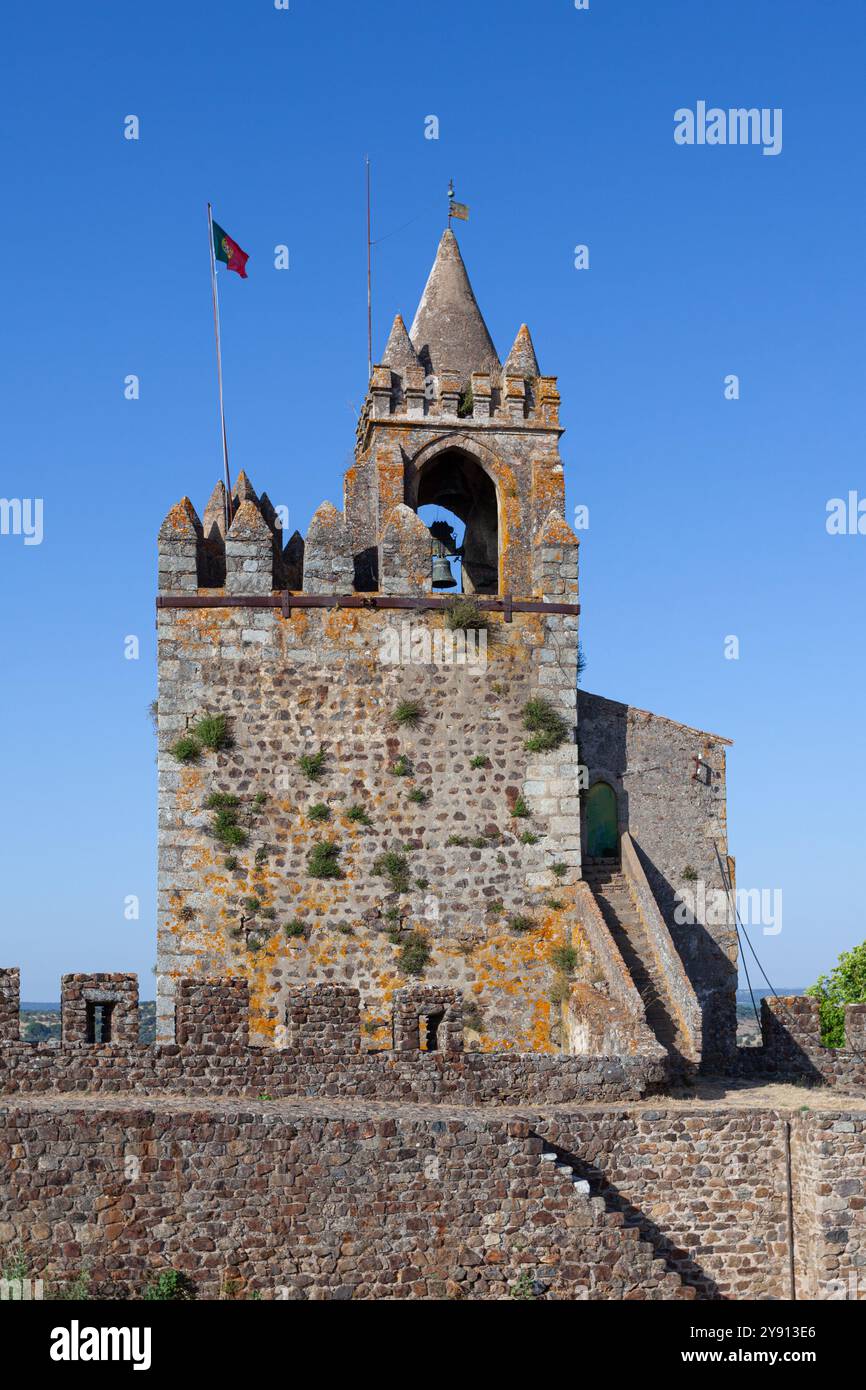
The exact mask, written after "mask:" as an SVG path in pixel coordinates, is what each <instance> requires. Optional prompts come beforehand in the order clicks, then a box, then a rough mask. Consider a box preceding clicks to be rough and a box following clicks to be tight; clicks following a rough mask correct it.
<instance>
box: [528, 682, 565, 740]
mask: <svg viewBox="0 0 866 1390" xmlns="http://www.w3.org/2000/svg"><path fill="white" fill-rule="evenodd" d="M523 726H524V728H526V729H529V731H530V733H531V735H532V737H531V738H529V739H527V741H526V748H527V750H528V751H529V752H530V753H545V752H547V751H548V750H549V749H551V748H558V747H559V745H560V744H561V743H564V742H565V740H566V739H567V738H568V736H569V732H570V730H569V726H568V724H567V723H566V721H565V719H564V718H563V716H562V715H561V714H560V713H559V711H558V710H556V709H554V707H553V705H552V704H551V703H550V701H549V700H545V699H544V697H543V696H542V695H536V696H535V697H534V698H533V699H532V700H527V702H526V704H525V705H524V706H523Z"/></svg>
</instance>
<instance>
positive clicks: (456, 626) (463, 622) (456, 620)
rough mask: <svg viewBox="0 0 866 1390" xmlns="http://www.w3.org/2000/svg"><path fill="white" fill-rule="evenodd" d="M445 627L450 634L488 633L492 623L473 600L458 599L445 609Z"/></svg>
mask: <svg viewBox="0 0 866 1390" xmlns="http://www.w3.org/2000/svg"><path fill="white" fill-rule="evenodd" d="M445 626H446V627H447V628H448V629H449V631H450V632H472V631H474V632H487V633H489V632H490V631H491V626H492V625H491V622H490V619H489V618H488V616H487V614H486V613H484V612H482V610H481V609H480V608H479V607H478V604H477V603H476V602H475V600H474V599H471V598H456V599H455V600H454V602H453V603H449V605H448V607H447V608H446V609H445Z"/></svg>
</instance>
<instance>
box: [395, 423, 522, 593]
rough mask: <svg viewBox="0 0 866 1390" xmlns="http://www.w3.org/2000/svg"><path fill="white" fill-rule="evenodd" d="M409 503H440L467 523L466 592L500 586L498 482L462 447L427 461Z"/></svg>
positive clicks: (417, 507) (493, 589)
mask: <svg viewBox="0 0 866 1390" xmlns="http://www.w3.org/2000/svg"><path fill="white" fill-rule="evenodd" d="M406 500H407V502H408V503H409V506H410V507H413V508H414V509H415V511H420V509H421V508H422V507H428V506H438V507H441V508H444V509H445V511H446V512H453V514H454V515H455V516H456V517H459V518H460V520H461V521H462V522H463V524H464V526H465V531H464V535H463V555H462V567H461V568H462V577H463V592H464V593H466V594H495V593H498V591H499V508H498V505H497V498H496V487H495V485H494V483H493V480H492V479H491V478H490V477H489V476H488V474H487V473H486V472H485V470H484V469H483V468H482V467H481V465H480V463H478V462H476V460H475V459H474V458H473V457H472V455H471V454H468V453H465V452H464V451H463V450H461V449H445V450H443V452H442V453H441V454H436V455H435V456H434V457H433V458H432V459H431V460H430V461H429V463H427V464H425V465H424V466H423V467H422V468H421V470H420V474H419V476H418V480H417V495H416V496H415V497H412V498H407V499H406Z"/></svg>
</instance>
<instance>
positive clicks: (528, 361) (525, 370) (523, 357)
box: [504, 323, 541, 380]
mask: <svg viewBox="0 0 866 1390" xmlns="http://www.w3.org/2000/svg"><path fill="white" fill-rule="evenodd" d="M504 374H505V375H506V376H522V377H523V378H524V379H530V380H534V378H535V377H537V376H540V375H541V373H540V371H539V370H538V358H537V357H536V355H535V348H534V346H533V343H532V334H531V333H530V331H529V329H528V328H527V327H526V324H525V323H522V324H521V325H520V329H519V331H518V334H517V337H516V338H515V339H514V345H513V347H512V349H511V351H510V352H509V354H508V361H507V362H506V363H505V368H504Z"/></svg>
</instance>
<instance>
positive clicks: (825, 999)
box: [806, 941, 866, 1047]
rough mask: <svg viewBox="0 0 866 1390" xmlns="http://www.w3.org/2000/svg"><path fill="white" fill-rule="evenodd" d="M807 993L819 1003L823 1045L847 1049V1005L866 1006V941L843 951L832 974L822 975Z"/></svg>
mask: <svg viewBox="0 0 866 1390" xmlns="http://www.w3.org/2000/svg"><path fill="white" fill-rule="evenodd" d="M806 993H807V994H809V995H811V996H812V998H813V999H817V1000H818V1007H819V1012H820V1019H821V1042H822V1043H823V1044H824V1046H825V1047H844V1046H845V1005H846V1004H863V1003H866V941H864V942H863V943H862V944H861V945H860V946H855V947H854V948H853V949H852V950H850V951H843V952H842V954H841V955H840V957H839V959H838V961H837V963H836V965H834V967H833V969H832V970H831V971H830V974H829V975H819V977H818V979H817V980H816V982H815V984H814V985H812V986H811V987H810V988H809V989H807V990H806Z"/></svg>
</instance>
